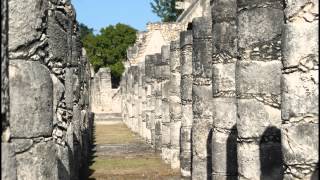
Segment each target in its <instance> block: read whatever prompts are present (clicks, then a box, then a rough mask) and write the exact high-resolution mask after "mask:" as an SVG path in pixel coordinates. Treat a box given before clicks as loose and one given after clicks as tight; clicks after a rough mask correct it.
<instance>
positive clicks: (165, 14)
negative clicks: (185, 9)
mask: <svg viewBox="0 0 320 180" xmlns="http://www.w3.org/2000/svg"><path fill="white" fill-rule="evenodd" d="M150 5H151V8H152V12H153V13H155V14H157V16H159V17H160V18H161V21H162V22H172V21H176V20H177V18H178V17H179V15H180V14H181V12H182V10H177V9H176V0H153V2H151V3H150Z"/></svg>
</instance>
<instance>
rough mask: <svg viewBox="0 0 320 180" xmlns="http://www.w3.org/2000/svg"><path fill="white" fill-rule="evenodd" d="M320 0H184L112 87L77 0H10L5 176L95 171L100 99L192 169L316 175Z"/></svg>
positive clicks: (137, 48) (5, 13)
mask: <svg viewBox="0 0 320 180" xmlns="http://www.w3.org/2000/svg"><path fill="white" fill-rule="evenodd" d="M318 3H319V2H318V1H316V0H309V1H302V0H296V1H280V0H265V1H250V0H228V1H222V0H213V1H210V0H185V1H184V2H177V7H178V8H180V9H184V12H183V13H182V14H181V16H180V17H179V18H178V20H177V22H174V23H150V24H149V25H148V31H147V32H141V33H138V39H137V41H136V43H135V45H134V46H132V47H130V48H129V49H128V51H127V56H128V61H127V62H126V64H125V66H126V69H125V73H124V74H123V76H122V81H121V82H120V88H119V89H112V88H111V78H110V70H109V69H108V68H102V69H100V70H99V71H98V73H96V74H94V72H92V68H91V67H90V64H89V63H88V59H87V57H86V52H85V50H83V49H82V47H81V43H80V39H79V30H78V24H77V22H76V19H75V11H74V9H73V6H72V5H71V3H70V1H69V0H25V1H20V0H3V1H1V5H2V9H1V17H2V19H1V23H2V29H1V30H2V31H1V37H2V40H1V51H2V53H1V75H2V76H1V77H2V78H1V80H2V84H1V121H2V134H1V135H2V136H1V153H2V155H1V159H2V160H1V165H2V166H1V170H2V175H1V179H5V180H7V179H8V180H11V179H12V180H16V179H18V180H20V179H28V180H29V179H43V180H47V179H50V180H55V179H61V180H62V179H63V180H65V179H72V180H78V179H81V178H83V177H87V173H88V164H87V163H88V151H89V149H88V148H89V147H90V144H91V143H92V142H91V140H92V137H91V136H92V129H93V128H92V125H93V124H92V123H93V116H94V114H93V113H92V112H96V113H97V115H100V117H99V118H107V119H110V116H107V115H106V114H113V112H117V113H118V112H121V115H122V118H123V121H124V122H125V124H127V126H128V127H129V128H130V129H131V130H132V131H134V132H136V133H137V134H139V135H140V136H141V137H142V138H144V139H145V141H146V142H148V143H149V144H150V145H151V146H152V147H153V148H154V150H155V151H156V152H160V153H161V157H162V159H163V160H164V162H166V163H168V164H170V166H171V167H172V168H174V169H180V171H181V175H182V176H183V179H195V180H203V179H240V180H242V179H243V180H244V179H254V180H255V179H272V180H278V179H279V180H282V179H285V180H289V179H290V180H291V179H292V180H315V179H318V178H319V156H318V155H319V138H318V135H319V104H318V101H317V99H318V98H319V90H318V88H319V74H318V73H319V56H318V55H319V54H318V53H319V49H318V45H319V35H318V31H319V30H318V28H319V9H318V5H319V4H318ZM117 101H118V102H117ZM106 112H107V113H106ZM110 112H111V113H110ZM117 113H116V114H117Z"/></svg>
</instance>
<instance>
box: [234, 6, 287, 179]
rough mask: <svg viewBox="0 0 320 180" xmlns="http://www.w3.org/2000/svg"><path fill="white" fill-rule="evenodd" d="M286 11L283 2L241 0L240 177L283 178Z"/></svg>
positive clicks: (238, 83) (238, 84) (238, 68)
mask: <svg viewBox="0 0 320 180" xmlns="http://www.w3.org/2000/svg"><path fill="white" fill-rule="evenodd" d="M282 7H283V2H282V1H264V2H262V1H261V2H260V1H238V7H237V9H238V14H237V22H238V23H237V24H238V27H237V28H238V31H237V32H238V38H239V39H238V52H239V57H240V58H239V60H238V61H237V66H236V91H237V123H236V124H237V130H238V140H237V141H238V146H237V151H238V166H239V167H238V170H239V172H238V173H239V178H240V179H259V178H261V179H282V177H283V169H282V166H283V164H282V158H281V157H282V155H281V148H280V147H281V146H280V131H279V128H280V124H281V119H280V118H281V113H280V75H281V61H280V60H281V58H282V56H281V33H282V29H283V24H284V20H283V10H282ZM252 17H254V18H252ZM279 153H280V154H279ZM266 157H268V158H266Z"/></svg>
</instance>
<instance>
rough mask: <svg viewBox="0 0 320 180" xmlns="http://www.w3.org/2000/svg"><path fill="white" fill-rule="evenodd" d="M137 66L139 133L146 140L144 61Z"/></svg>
mask: <svg viewBox="0 0 320 180" xmlns="http://www.w3.org/2000/svg"><path fill="white" fill-rule="evenodd" d="M138 67H139V107H140V108H139V134H140V136H141V137H143V138H144V139H145V140H146V134H145V131H146V116H145V109H146V92H145V88H144V87H145V63H144V62H142V63H140V64H139V65H138Z"/></svg>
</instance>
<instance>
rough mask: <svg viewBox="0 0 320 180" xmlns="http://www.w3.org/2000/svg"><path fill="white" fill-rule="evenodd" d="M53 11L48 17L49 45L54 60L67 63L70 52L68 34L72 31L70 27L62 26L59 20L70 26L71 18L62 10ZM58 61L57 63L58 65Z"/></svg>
mask: <svg viewBox="0 0 320 180" xmlns="http://www.w3.org/2000/svg"><path fill="white" fill-rule="evenodd" d="M50 12H51V13H50V14H49V17H48V29H47V35H48V37H47V38H48V45H49V49H48V50H49V53H50V55H51V59H52V61H54V62H61V65H62V64H67V60H68V54H69V43H68V36H71V35H70V32H68V31H67V30H68V29H65V28H66V27H64V28H61V26H60V24H59V22H60V21H63V22H67V23H68V24H66V25H65V26H67V27H69V26H70V24H69V20H68V17H67V16H66V15H64V14H63V13H62V12H60V11H55V10H51V11H50ZM57 64H58V63H55V65H57Z"/></svg>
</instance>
